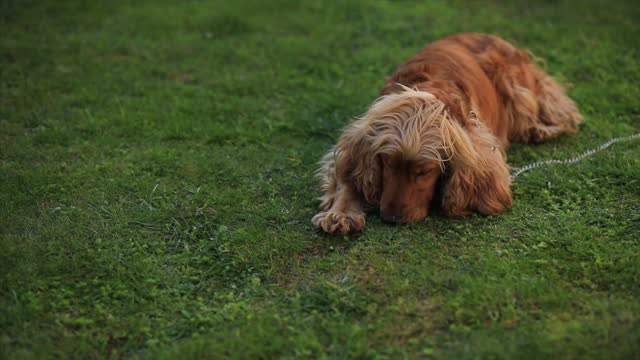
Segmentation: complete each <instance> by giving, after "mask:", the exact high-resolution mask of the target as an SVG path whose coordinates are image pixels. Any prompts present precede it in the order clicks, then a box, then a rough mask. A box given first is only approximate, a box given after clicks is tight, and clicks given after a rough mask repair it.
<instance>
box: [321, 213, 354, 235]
mask: <svg viewBox="0 0 640 360" xmlns="http://www.w3.org/2000/svg"><path fill="white" fill-rule="evenodd" d="M311 222H312V223H313V224H314V225H315V226H317V227H319V228H320V229H322V230H323V231H324V232H326V233H328V234H333V235H338V234H341V235H347V234H349V233H353V232H357V231H360V230H362V229H363V228H364V224H365V220H364V214H363V213H357V212H349V213H341V212H336V211H331V210H329V211H322V212H320V213H318V214H317V215H316V216H314V217H313V219H312V220H311Z"/></svg>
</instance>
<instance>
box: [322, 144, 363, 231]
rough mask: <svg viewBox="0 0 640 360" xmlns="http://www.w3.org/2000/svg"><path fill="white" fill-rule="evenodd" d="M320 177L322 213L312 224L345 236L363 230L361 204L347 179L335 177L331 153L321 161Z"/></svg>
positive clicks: (334, 165)
mask: <svg viewBox="0 0 640 360" xmlns="http://www.w3.org/2000/svg"><path fill="white" fill-rule="evenodd" d="M320 176H321V177H322V191H323V192H324V194H323V195H322V197H320V201H321V203H320V209H321V211H320V212H319V213H318V214H317V215H316V216H314V217H313V219H312V220H311V222H313V224H314V225H316V226H317V227H319V228H321V229H322V230H323V231H324V232H326V233H329V234H342V235H346V234H348V233H351V232H356V231H360V230H362V229H363V228H364V225H365V213H364V211H363V205H362V200H361V198H360V195H358V193H357V191H356V189H355V187H354V186H353V184H351V183H350V182H349V180H348V179H344V176H337V172H336V164H335V160H334V158H333V151H330V152H329V153H328V154H327V155H325V157H324V158H323V159H322V166H321V168H320ZM345 180H346V181H345Z"/></svg>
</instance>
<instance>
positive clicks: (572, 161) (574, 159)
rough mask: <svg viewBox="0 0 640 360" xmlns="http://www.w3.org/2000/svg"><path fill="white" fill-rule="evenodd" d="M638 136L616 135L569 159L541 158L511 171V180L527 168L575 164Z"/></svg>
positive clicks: (639, 134)
mask: <svg viewBox="0 0 640 360" xmlns="http://www.w3.org/2000/svg"><path fill="white" fill-rule="evenodd" d="M638 137H640V133H635V134H633V135H629V136H618V137H614V138H613V139H611V140H609V141H607V142H606V143H604V144H602V145H600V146H598V147H597V148H595V149H591V150H587V151H585V152H583V153H582V154H580V155H578V156H576V157H572V158H569V159H560V160H557V159H551V160H543V161H538V162H534V163H531V164H529V165H525V166H523V167H521V168H519V169H516V170H514V171H513V172H512V173H511V180H515V179H516V178H517V177H518V176H519V175H520V174H522V173H525V172H527V171H529V170H533V169H536V168H539V167H543V166H550V165H556V164H565V165H568V164H575V163H577V162H578V161H581V160H583V159H585V158H588V157H589V156H591V155H593V154H595V153H598V152H600V151H602V150H604V149H606V148H608V147H609V146H611V145H613V144H615V143H617V142H621V141H631V140H633V139H636V138H638Z"/></svg>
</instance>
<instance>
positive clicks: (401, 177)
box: [313, 34, 581, 234]
mask: <svg viewBox="0 0 640 360" xmlns="http://www.w3.org/2000/svg"><path fill="white" fill-rule="evenodd" d="M580 121H581V116H580V113H579V112H578V110H577V109H576V106H575V105H574V103H573V101H571V99H569V98H568V97H567V96H566V95H565V92H564V90H563V89H562V88H561V87H560V86H559V85H558V84H557V83H556V82H555V80H553V78H551V77H550V76H549V75H547V74H546V73H545V72H544V71H542V70H540V69H539V68H538V67H536V66H535V65H534V64H533V62H532V61H531V59H530V57H529V55H528V54H527V53H526V52H524V51H521V50H518V49H516V48H515V47H513V46H512V45H511V44H509V43H507V42H506V41H504V40H502V39H500V38H498V37H495V36H491V35H482V34H460V35H454V36H450V37H447V38H445V39H442V40H439V41H436V42H434V43H432V44H430V45H428V46H427V47H425V48H424V49H423V50H422V51H420V52H419V53H418V54H417V55H415V56H414V57H413V58H411V59H409V60H408V61H407V62H406V63H404V64H403V65H401V66H400V67H399V68H398V69H396V71H395V72H394V73H393V74H392V75H391V76H390V77H389V78H388V79H387V81H386V83H385V86H384V87H383V89H382V91H381V97H380V98H379V99H378V100H376V101H375V102H374V103H373V105H372V106H371V107H370V108H369V110H368V111H367V113H366V114H365V115H364V116H363V117H361V118H359V119H357V120H356V121H354V122H353V123H352V124H351V125H350V126H349V127H348V128H346V129H345V130H344V133H343V134H342V136H341V137H340V140H339V141H338V143H337V144H336V146H335V147H334V148H333V149H332V150H331V151H330V152H329V153H327V155H325V157H324V158H323V160H322V166H321V169H320V171H319V172H320V175H321V177H322V191H323V192H324V195H323V196H322V197H321V204H320V209H321V211H320V213H318V214H317V215H316V216H315V217H314V218H313V223H314V224H315V225H316V226H318V227H320V228H321V229H322V230H323V231H325V232H327V233H340V234H347V233H349V232H353V231H358V230H361V229H362V228H363V227H364V225H365V212H364V211H365V207H377V208H380V214H381V216H382V218H383V219H385V220H387V221H390V222H400V223H403V222H411V221H418V220H421V219H423V218H424V217H425V216H427V213H428V209H429V207H430V203H431V201H432V200H433V199H434V198H435V195H436V193H437V192H438V193H439V195H440V196H439V197H440V198H441V204H440V206H441V208H442V210H443V211H444V214H446V215H447V216H462V215H469V214H472V213H480V214H484V215H495V214H499V213H502V212H504V211H505V210H506V209H507V208H508V207H509V206H510V205H511V200H512V197H511V190H510V176H509V166H508V165H507V163H506V153H505V151H506V149H507V148H508V146H509V144H510V143H512V142H524V143H527V142H534V143H538V142H542V141H545V140H548V139H551V138H554V137H557V136H559V135H561V134H566V133H574V132H575V131H576V130H577V125H578V123H579V122H580Z"/></svg>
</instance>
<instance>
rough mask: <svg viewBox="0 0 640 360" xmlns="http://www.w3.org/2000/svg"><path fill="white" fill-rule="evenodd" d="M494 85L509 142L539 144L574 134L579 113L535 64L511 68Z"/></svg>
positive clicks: (553, 81)
mask: <svg viewBox="0 0 640 360" xmlns="http://www.w3.org/2000/svg"><path fill="white" fill-rule="evenodd" d="M525 74H527V75H528V76H525ZM496 84H497V88H498V91H499V92H500V93H501V94H502V95H503V96H502V97H503V99H504V100H503V101H504V107H505V110H506V116H507V119H508V121H509V140H510V141H511V142H523V143H541V142H544V141H546V140H550V139H553V138H556V137H558V136H560V135H562V134H571V133H575V132H576V130H577V126H578V124H579V123H580V121H581V119H582V117H581V116H580V112H578V109H577V108H576V106H575V104H574V103H573V101H572V100H571V99H570V98H569V97H568V96H567V95H566V94H565V91H564V90H563V89H562V87H561V86H560V85H559V84H558V83H557V82H556V81H555V80H554V79H553V78H552V77H550V76H549V75H547V74H546V73H545V72H544V71H542V70H540V69H538V68H537V67H536V66H535V65H533V64H531V63H526V64H518V65H512V67H511V68H510V69H509V70H507V71H504V72H503V73H500V75H499V77H498V79H497V81H496Z"/></svg>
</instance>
